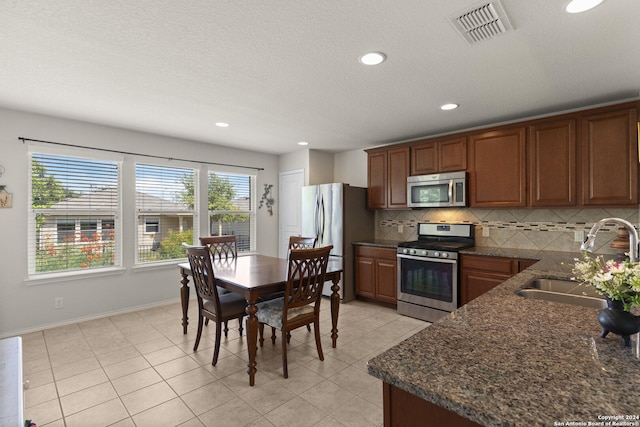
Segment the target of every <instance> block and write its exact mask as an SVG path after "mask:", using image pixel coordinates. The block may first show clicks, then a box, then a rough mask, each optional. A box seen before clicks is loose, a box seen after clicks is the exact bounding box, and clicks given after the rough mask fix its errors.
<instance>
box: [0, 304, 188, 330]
mask: <svg viewBox="0 0 640 427" xmlns="http://www.w3.org/2000/svg"><path fill="white" fill-rule="evenodd" d="M176 302H180V298H173V299H170V300H166V301H160V302H154V303H151V304H143V305H139V306H135V307H128V308H125V309H122V310H114V311H107V312H104V313H100V314H96V315H92V316H84V317H77V318H74V319H69V320H65V321H63V322H54V323H45V324H43V325H39V326H35V327H33V328H28V329H23V330H18V331H13V332H8V333H5V334H2V335H0V339H2V338H9V337H15V336H19V335H25V334H29V333H32V332H38V331H43V330H45V329H52V328H57V327H60V326H66V325H73V324H74V323H81V322H86V321H88V320H96V319H102V318H104V317H111V316H117V315H119V314H126V313H131V312H133V311H139V310H145V309H148V308H154V307H161V306H163V305H169V304H175V303H176ZM181 321H182V318H181V317H177V318H176V322H181Z"/></svg>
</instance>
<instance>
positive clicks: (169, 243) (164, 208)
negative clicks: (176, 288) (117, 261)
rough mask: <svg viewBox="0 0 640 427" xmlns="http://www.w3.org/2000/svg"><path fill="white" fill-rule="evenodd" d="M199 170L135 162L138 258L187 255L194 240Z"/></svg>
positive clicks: (169, 258)
mask: <svg viewBox="0 0 640 427" xmlns="http://www.w3.org/2000/svg"><path fill="white" fill-rule="evenodd" d="M196 177H197V173H196V171H195V170H194V169H189V168H180V167H167V166H158V165H149V164H136V210H137V239H136V242H137V243H136V244H137V258H136V260H137V262H138V263H148V262H156V261H166V260H172V259H180V258H184V257H185V256H186V255H185V251H184V248H183V247H182V243H183V242H184V243H188V244H193V236H194V227H197V226H196V224H195V223H196V221H195V217H196V215H195V206H197V187H198V186H197V185H195V184H196V182H197V180H196Z"/></svg>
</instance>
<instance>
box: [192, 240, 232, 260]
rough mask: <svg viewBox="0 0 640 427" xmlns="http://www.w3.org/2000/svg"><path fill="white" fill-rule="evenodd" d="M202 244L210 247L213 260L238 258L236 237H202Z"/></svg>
mask: <svg viewBox="0 0 640 427" xmlns="http://www.w3.org/2000/svg"><path fill="white" fill-rule="evenodd" d="M200 244H201V245H203V246H208V247H209V252H211V256H212V257H213V259H219V260H223V259H226V260H233V259H235V258H237V257H238V243H237V241H236V236H235V235H224V236H206V237H200Z"/></svg>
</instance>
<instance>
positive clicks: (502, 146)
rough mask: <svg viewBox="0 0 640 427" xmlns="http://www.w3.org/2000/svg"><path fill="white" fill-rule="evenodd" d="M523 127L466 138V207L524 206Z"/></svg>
mask: <svg viewBox="0 0 640 427" xmlns="http://www.w3.org/2000/svg"><path fill="white" fill-rule="evenodd" d="M525 138H526V128H525V126H519V127H513V128H506V129H500V130H495V131H488V132H483V133H477V134H472V135H471V136H469V164H468V166H469V206H470V207H522V206H526V205H527V197H526V194H527V191H526V190H527V184H526V178H527V175H526V140H525Z"/></svg>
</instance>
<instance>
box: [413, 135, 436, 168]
mask: <svg viewBox="0 0 640 427" xmlns="http://www.w3.org/2000/svg"><path fill="white" fill-rule="evenodd" d="M436 172H438V144H437V143H436V142H435V141H431V142H424V143H420V144H416V145H413V146H412V147H411V175H425V174H430V173H436Z"/></svg>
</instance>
